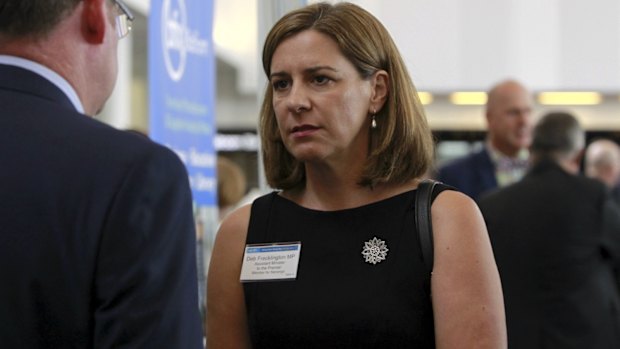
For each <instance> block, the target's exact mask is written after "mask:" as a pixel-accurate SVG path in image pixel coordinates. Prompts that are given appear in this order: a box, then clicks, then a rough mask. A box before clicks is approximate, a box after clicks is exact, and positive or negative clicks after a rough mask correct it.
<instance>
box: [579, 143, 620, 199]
mask: <svg viewBox="0 0 620 349" xmlns="http://www.w3.org/2000/svg"><path fill="white" fill-rule="evenodd" d="M584 169H585V175H586V176H588V177H591V178H596V179H598V180H600V181H602V182H603V183H605V185H606V186H607V187H608V188H609V190H611V194H612V197H613V199H614V200H615V201H616V203H618V204H620V146H618V144H617V143H616V142H614V141H612V140H609V139H602V138H601V139H596V140H594V141H592V142H591V143H590V144H589V145H588V148H587V149H586V156H585V161H584Z"/></svg>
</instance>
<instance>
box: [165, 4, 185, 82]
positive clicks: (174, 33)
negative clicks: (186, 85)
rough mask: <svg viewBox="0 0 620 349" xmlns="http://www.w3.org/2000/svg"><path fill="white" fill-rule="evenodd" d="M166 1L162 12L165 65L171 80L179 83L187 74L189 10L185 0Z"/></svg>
mask: <svg viewBox="0 0 620 349" xmlns="http://www.w3.org/2000/svg"><path fill="white" fill-rule="evenodd" d="M172 1H173V0H164V4H163V9H162V12H161V23H162V24H161V38H162V48H163V51H164V52H163V54H164V63H165V64H166V71H167V72H168V76H170V79H172V80H174V81H179V80H181V78H182V77H183V74H184V73H185V65H186V63H187V51H188V50H187V42H186V31H187V8H186V7H185V1H184V0H177V1H176V5H177V6H176V7H173V6H172Z"/></svg>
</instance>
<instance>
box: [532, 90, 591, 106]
mask: <svg viewBox="0 0 620 349" xmlns="http://www.w3.org/2000/svg"><path fill="white" fill-rule="evenodd" d="M602 99H603V97H602V96H601V94H600V93H598V92H541V93H539V94H538V102H539V103H540V104H545V105H593V104H599V103H601V100H602Z"/></svg>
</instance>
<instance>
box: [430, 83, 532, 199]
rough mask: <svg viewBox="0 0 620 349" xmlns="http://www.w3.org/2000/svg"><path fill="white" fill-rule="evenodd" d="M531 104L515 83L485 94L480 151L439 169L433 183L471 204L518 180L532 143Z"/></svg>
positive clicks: (501, 84)
mask: <svg viewBox="0 0 620 349" xmlns="http://www.w3.org/2000/svg"><path fill="white" fill-rule="evenodd" d="M532 109H533V101H532V96H531V94H530V92H529V91H528V90H527V89H526V88H525V87H524V86H523V85H522V84H521V83H519V82H517V81H514V80H504V81H502V82H500V83H498V84H496V85H495V86H493V88H491V90H490V91H489V92H488V99H487V105H486V114H485V115H486V121H487V131H488V133H487V139H486V142H485V144H484V147H483V148H482V149H481V150H479V151H477V152H475V153H472V154H469V155H467V156H465V157H463V158H459V159H457V160H454V161H453V162H451V163H449V164H447V165H445V166H444V167H441V168H440V169H439V171H438V175H437V179H438V180H440V181H442V182H444V183H446V184H449V185H452V186H454V187H456V188H458V189H459V190H461V191H462V192H464V193H465V194H467V195H469V196H470V197H471V198H473V199H474V200H478V199H479V198H480V195H481V194H483V193H485V192H488V191H490V190H492V189H495V188H497V187H503V186H506V185H508V184H511V183H514V182H516V181H518V180H519V179H521V178H522V177H523V175H524V174H525V171H526V170H527V160H528V157H529V153H528V147H529V145H530V143H531V141H532V128H533V118H532Z"/></svg>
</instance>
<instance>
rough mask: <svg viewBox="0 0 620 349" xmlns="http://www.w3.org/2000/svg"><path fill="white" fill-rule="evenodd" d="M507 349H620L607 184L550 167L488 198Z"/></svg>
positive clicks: (614, 215)
mask: <svg viewBox="0 0 620 349" xmlns="http://www.w3.org/2000/svg"><path fill="white" fill-rule="evenodd" d="M480 208H481V210H482V213H483V215H484V218H485V220H486V222H487V226H488V230H489V234H490V237H491V242H492V245H493V251H494V253H495V258H496V261H497V266H498V268H499V272H500V276H501V280H502V287H503V290H504V300H505V305H506V318H507V326H508V347H509V348H511V349H521V348H523V349H536V348H560V349H564V348H589V349H594V348H609V349H611V348H620V317H619V315H620V304H619V302H620V300H619V293H618V288H617V284H616V282H615V279H614V274H613V264H614V262H617V261H618V260H620V222H619V219H620V213H619V212H618V207H617V206H615V204H613V203H612V201H611V200H609V195H608V192H607V190H606V189H605V187H604V185H603V184H602V183H599V182H598V181H595V180H592V179H588V178H584V177H580V176H574V175H571V174H569V173H567V172H565V171H564V170H563V169H562V168H560V167H559V166H558V165H556V164H555V163H553V162H551V161H543V162H541V163H539V164H538V165H536V166H535V167H534V168H533V169H532V170H531V171H530V172H528V174H527V175H526V176H525V177H524V178H523V179H522V180H521V181H520V182H518V183H515V184H513V185H510V186H508V187H505V188H503V189H498V190H497V191H496V192H494V193H491V194H489V195H488V196H483V198H482V199H481V200H480Z"/></svg>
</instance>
